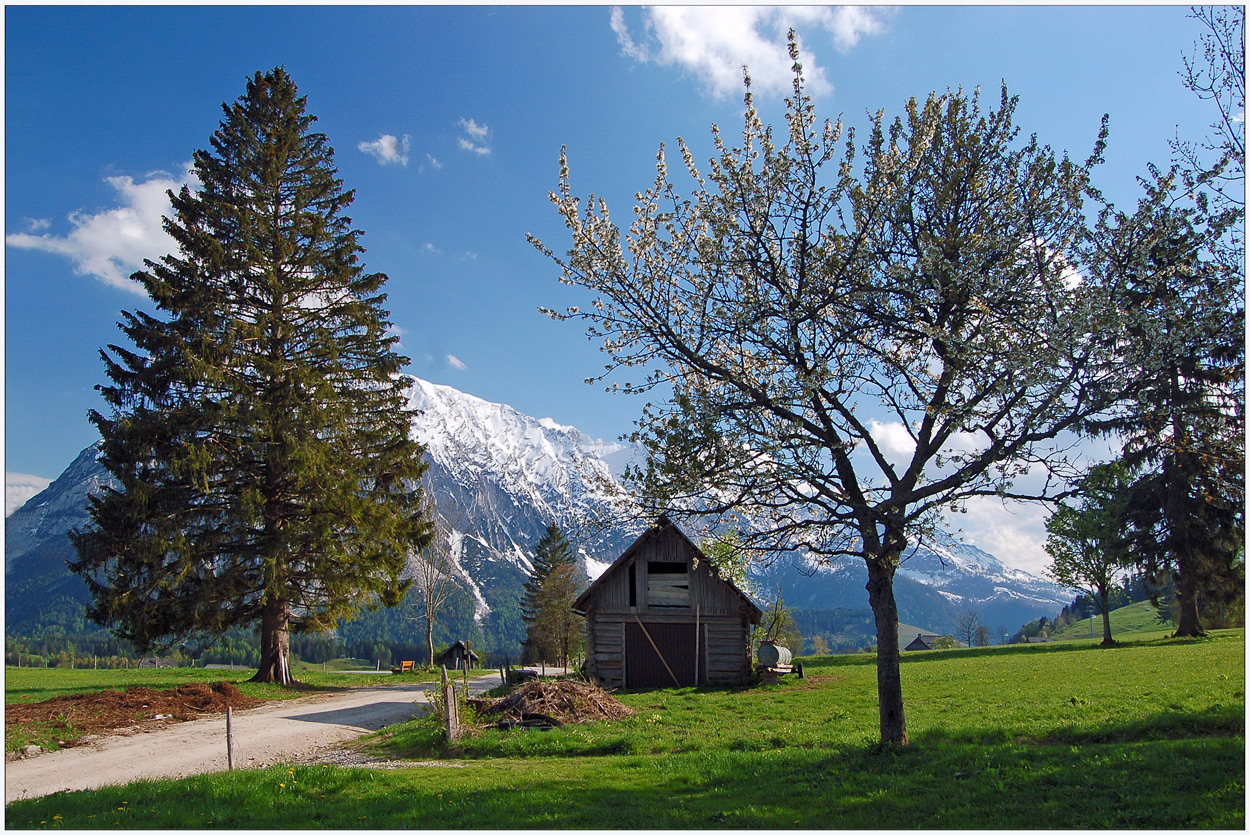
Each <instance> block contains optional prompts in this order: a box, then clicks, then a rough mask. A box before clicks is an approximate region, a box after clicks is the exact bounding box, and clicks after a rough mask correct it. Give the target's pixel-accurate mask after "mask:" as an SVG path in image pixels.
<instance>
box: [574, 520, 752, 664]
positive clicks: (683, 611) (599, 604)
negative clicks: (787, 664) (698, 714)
mask: <svg viewBox="0 0 1250 835" xmlns="http://www.w3.org/2000/svg"><path fill="white" fill-rule="evenodd" d="M679 566H680V567H679ZM631 583H632V588H631ZM631 603H633V604H634V605H630V604H631ZM581 605H583V606H584V607H585V612H586V620H587V638H588V646H587V672H588V673H589V674H590V675H591V676H593V677H594V678H595V679H597V680H598V681H599V682H600V683H602V684H603V685H604V686H606V687H624V688H628V689H635V688H642V687H673V686H674V683H673V677H674V676H676V678H677V680H678V682H679V683H680V686H683V687H688V686H692V685H694V684H696V681H697V683H698V684H732V683H739V682H742V681H743V680H744V679H746V677H747V676H748V675H749V674H750V672H751V643H750V641H751V639H750V629H751V623H752V622H754V621H758V619H759V610H758V609H756V608H755V607H754V606H752V605H751V604H750V602H749V601H747V600H746V598H744V597H743V595H742V594H741V592H739V591H738V590H737V589H736V588H734V587H733V586H732V585H731V584H729V583H727V582H725V581H724V580H722V579H720V577H718V576H717V575H715V574H714V573H713V571H712V568H711V566H710V564H709V563H708V561H707V558H706V557H704V556H703V555H702V554H701V553H700V552H699V550H698V549H697V548H695V547H694V546H693V545H691V544H690V542H689V540H687V539H686V537H685V536H683V535H682V534H681V533H680V532H679V531H678V530H677V529H676V528H675V527H673V526H671V525H667V526H663V527H660V528H658V529H655V528H653V529H652V530H651V531H649V532H648V533H647V534H644V535H643V536H642V537H640V538H639V540H638V542H636V543H635V544H634V545H633V546H632V547H631V548H630V549H629V550H628V551H626V552H625V554H624V555H623V556H622V558H621V559H620V560H618V561H617V562H616V563H614V564H613V565H612V566H611V567H610V568H609V569H608V572H607V573H605V574H604V575H603V577H602V578H600V582H598V583H596V584H595V585H594V586H592V588H591V590H590V591H588V592H587V593H586V594H585V595H583V599H582V601H581ZM696 624H697V626H696ZM647 635H650V637H651V640H650V641H649V640H647ZM696 635H697V637H698V641H697V643H696V640H695V639H696ZM657 649H658V650H659V652H658V654H657ZM661 656H662V657H663V661H661ZM696 659H697V666H696ZM664 662H667V667H666V666H665V664H664ZM670 670H671V673H670ZM696 676H697V678H696Z"/></svg>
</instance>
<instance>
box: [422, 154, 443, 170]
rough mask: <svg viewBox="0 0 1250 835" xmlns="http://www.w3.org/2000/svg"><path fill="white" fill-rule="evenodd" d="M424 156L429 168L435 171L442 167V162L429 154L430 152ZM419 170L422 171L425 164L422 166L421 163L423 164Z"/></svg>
mask: <svg viewBox="0 0 1250 835" xmlns="http://www.w3.org/2000/svg"><path fill="white" fill-rule="evenodd" d="M425 158H426V160H428V161H429V163H430V167H431V168H433V169H434V170H435V171H438V170H440V169H441V168H442V167H443V164H442V163H441V162H439V161H438V160H436V159H434V157H433V155H431V154H426V155H425ZM421 170H422V171H424V170H425V166H424V165H423V166H421Z"/></svg>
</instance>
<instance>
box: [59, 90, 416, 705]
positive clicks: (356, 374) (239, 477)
mask: <svg viewBox="0 0 1250 835" xmlns="http://www.w3.org/2000/svg"><path fill="white" fill-rule="evenodd" d="M305 104H306V102H305V98H303V97H301V96H299V95H297V91H296V88H295V84H294V83H293V82H292V81H291V78H290V77H289V76H288V75H287V74H286V72H285V71H284V70H282V69H281V68H278V69H274V70H272V71H270V72H268V73H264V74H262V73H259V72H258V73H256V74H255V76H254V77H253V78H251V79H250V80H249V81H248V83H247V90H246V92H245V94H244V95H243V96H242V97H241V98H240V99H239V100H238V101H237V102H236V103H234V104H233V105H225V106H223V109H224V111H225V115H224V118H223V119H222V122H221V126H220V128H219V129H218V130H217V131H216V133H214V134H213V136H212V137H211V140H210V142H211V146H212V147H211V149H210V150H201V151H196V153H195V156H194V159H195V174H196V177H197V178H198V180H199V182H200V183H201V187H200V190H199V191H192V190H191V189H189V188H186V187H184V188H183V189H182V190H181V192H180V193H178V194H171V195H170V197H171V199H172V203H173V210H174V216H173V217H172V218H168V219H166V221H165V228H166V230H167V231H168V232H169V234H170V235H171V236H172V237H173V238H174V240H175V241H176V242H177V244H178V252H176V253H173V254H170V255H167V256H165V257H164V258H162V259H161V260H160V261H159V262H152V261H149V262H147V269H146V270H145V271H142V272H137V273H135V275H134V276H133V277H134V278H135V280H137V281H139V282H140V283H142V285H143V286H144V288H145V289H146V290H147V292H148V295H149V296H151V298H152V301H153V302H154V303H155V305H156V308H157V311H158V313H157V315H150V314H148V313H145V312H142V311H136V312H133V313H123V314H122V316H123V322H122V324H121V329H122V331H123V332H124V333H125V334H126V336H127V337H128V338H129V339H130V341H131V342H133V344H134V348H133V349H131V348H124V347H119V346H117V345H110V346H109V347H108V349H107V350H104V351H101V356H102V357H103V359H104V363H105V366H106V369H107V372H108V376H109V378H110V379H111V381H112V384H111V385H108V386H103V387H101V389H100V390H101V392H102V393H103V396H104V399H105V401H106V402H107V403H108V405H109V406H110V407H111V408H110V412H109V413H108V414H107V415H106V414H101V413H99V412H92V413H91V420H92V422H93V423H95V425H96V426H97V427H98V429H99V430H100V434H101V436H102V438H103V443H102V447H101V450H102V451H101V462H102V463H103V464H104V466H105V467H106V468H107V469H108V470H109V472H110V473H112V475H113V477H114V478H115V479H116V480H117V483H118V484H119V485H120V487H119V489H109V490H105V491H104V492H103V494H102V495H100V496H99V497H92V499H91V516H92V520H93V524H92V525H91V526H90V527H89V528H87V529H86V530H80V531H76V532H75V533H74V534H73V536H72V538H73V540H74V544H75V546H76V547H77V549H78V559H77V560H76V561H75V562H74V563H73V564H72V568H73V570H74V571H76V572H78V573H79V574H81V575H82V576H83V577H84V579H85V580H86V582H87V584H88V587H89V588H90V590H91V593H92V596H93V599H94V604H93V606H92V608H91V617H92V619H94V620H95V621H97V622H98V623H101V624H103V625H107V626H109V627H110V628H112V629H113V630H114V631H115V632H116V633H117V634H118V635H120V636H122V637H125V638H126V639H128V640H130V641H132V642H133V643H134V644H135V645H136V646H137V647H140V648H147V647H151V646H153V645H157V644H159V643H162V642H168V643H175V642H178V641H180V640H186V639H188V638H190V637H191V636H198V637H203V636H215V635H220V634H222V633H223V632H225V631H226V630H227V629H230V628H231V627H234V626H236V625H250V624H254V623H257V622H258V623H259V625H260V637H261V661H260V669H259V670H258V671H257V673H256V677H255V680H257V681H277V682H282V683H289V682H290V681H291V680H292V679H291V672H290V665H289V661H288V655H289V645H290V634H291V632H297V633H299V632H320V631H324V630H326V629H330V628H333V627H334V626H335V625H336V624H337V622H338V621H339V620H340V619H341V618H345V617H351V616H352V615H353V614H354V613H356V612H357V611H359V608H360V607H361V606H362V605H366V604H370V603H372V602H373V601H374V600H376V599H377V598H378V597H379V596H380V597H381V599H382V602H384V603H386V604H387V605H395V604H396V603H398V601H399V600H400V599H401V598H402V596H403V593H404V591H405V584H404V583H402V582H401V581H400V573H401V572H402V571H403V569H404V566H405V565H406V563H407V558H408V555H409V553H410V552H411V551H412V550H413V549H414V548H417V547H419V546H420V545H421V544H422V543H423V542H424V539H425V537H426V535H427V532H426V525H425V523H424V521H423V520H422V518H421V514H420V512H419V510H418V504H417V502H418V498H419V490H418V489H417V482H418V481H419V479H420V477H421V475H422V473H423V471H424V469H425V465H424V464H423V463H422V461H421V450H420V448H419V446H418V445H417V444H416V443H415V442H413V441H412V440H410V439H409V436H408V433H409V428H410V420H411V417H412V415H411V412H410V411H409V409H408V406H407V398H406V389H407V386H408V384H409V380H408V379H407V378H405V377H403V376H402V375H401V374H400V370H401V369H402V367H403V366H404V364H405V363H406V360H405V359H404V358H403V357H401V356H399V355H398V354H396V353H395V352H394V350H393V348H394V346H395V342H396V337H395V336H393V335H391V334H390V333H389V331H388V327H389V323H388V321H387V312H386V310H385V309H383V307H382V304H383V302H384V301H385V298H386V296H385V294H384V293H383V292H382V286H383V284H384V283H385V282H386V276H385V275H382V274H380V273H366V272H365V271H364V270H363V268H362V267H361V265H360V263H359V255H360V253H361V252H362V251H363V250H362V248H361V246H360V245H359V243H358V241H357V238H358V236H359V235H360V232H358V231H355V230H352V229H351V222H350V219H349V218H348V217H347V216H346V215H345V214H344V210H345V209H346V207H347V206H348V204H350V203H351V201H352V192H350V191H344V190H343V187H342V185H343V184H342V181H341V180H339V179H338V178H337V176H336V171H335V168H334V162H333V150H332V149H331V147H330V145H329V142H328V140H327V139H326V137H325V135H323V134H321V133H315V132H313V131H312V130H311V125H312V122H313V121H314V117H312V116H310V115H308V114H307V112H306V110H305Z"/></svg>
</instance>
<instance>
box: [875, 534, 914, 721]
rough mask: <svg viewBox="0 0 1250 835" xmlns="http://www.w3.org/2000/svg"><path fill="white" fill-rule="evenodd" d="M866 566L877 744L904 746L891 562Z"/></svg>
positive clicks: (884, 558) (882, 560) (886, 557)
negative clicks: (873, 644)
mask: <svg viewBox="0 0 1250 835" xmlns="http://www.w3.org/2000/svg"><path fill="white" fill-rule="evenodd" d="M866 562H867V563H868V586H867V589H868V603H869V605H871V606H872V613H873V615H874V617H875V618H876V621H877V703H878V708H879V710H880V713H881V742H882V743H894V744H897V745H906V744H907V722H906V720H905V719H904V717H903V680H902V677H901V675H900V674H899V646H898V606H897V605H896V604H895V602H894V572H895V570H896V568H897V566H896V565H895V560H892V559H890V558H889V555H884V554H883V555H882V556H881V557H880V558H878V559H869V560H866Z"/></svg>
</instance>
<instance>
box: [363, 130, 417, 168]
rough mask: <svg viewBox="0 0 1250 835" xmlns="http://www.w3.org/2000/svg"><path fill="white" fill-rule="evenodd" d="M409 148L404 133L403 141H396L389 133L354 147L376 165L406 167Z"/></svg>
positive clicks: (409, 143)
mask: <svg viewBox="0 0 1250 835" xmlns="http://www.w3.org/2000/svg"><path fill="white" fill-rule="evenodd" d="M410 146H411V141H410V137H409V136H408V134H406V133H405V134H404V138H403V139H396V138H395V137H394V136H391V135H390V134H389V133H384V134H382V135H381V136H379V137H378V138H377V139H375V140H373V141H372V142H361V143H360V144H359V145H357V146H356V147H357V148H359V149H360V150H361V151H363V152H364V153H366V154H369V155H370V156H372V157H374V158H375V159H377V161H378V165H403V166H407V165H408V149H409V147H410Z"/></svg>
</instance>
